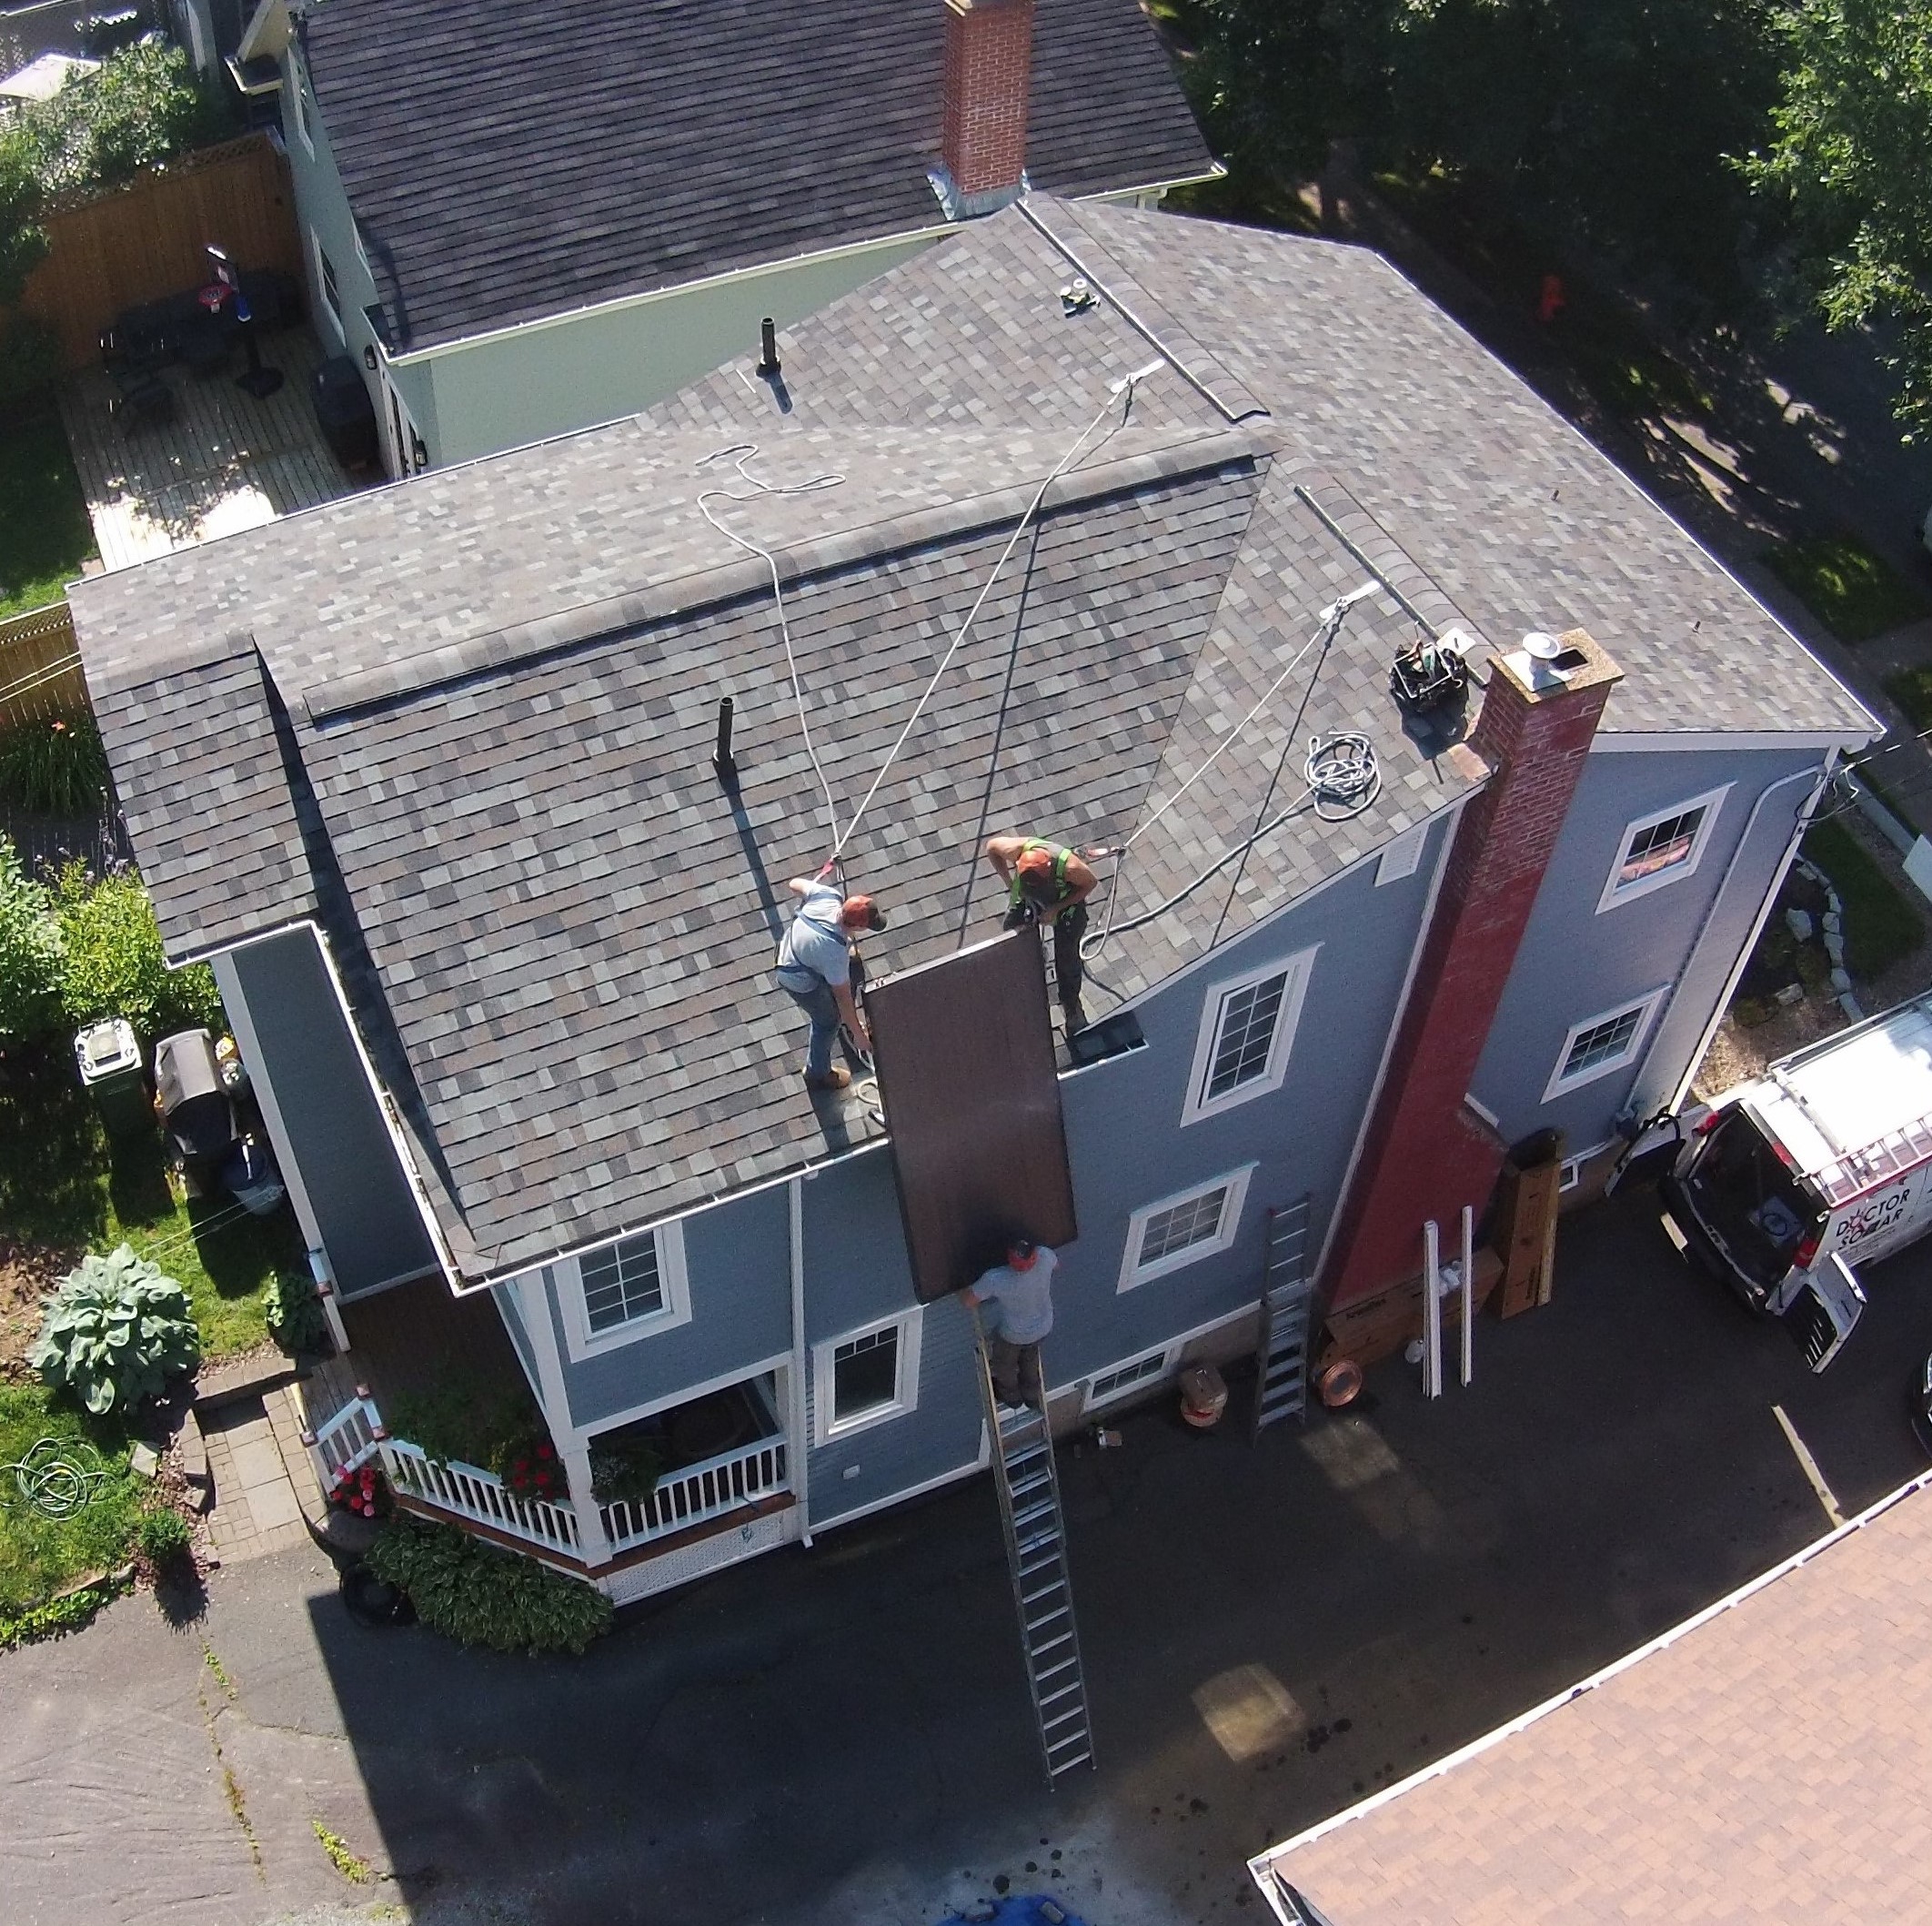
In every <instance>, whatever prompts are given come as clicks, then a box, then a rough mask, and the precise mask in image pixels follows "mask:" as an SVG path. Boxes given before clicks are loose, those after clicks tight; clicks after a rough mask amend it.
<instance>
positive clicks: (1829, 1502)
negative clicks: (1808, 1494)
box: [1771, 1405, 1845, 1526]
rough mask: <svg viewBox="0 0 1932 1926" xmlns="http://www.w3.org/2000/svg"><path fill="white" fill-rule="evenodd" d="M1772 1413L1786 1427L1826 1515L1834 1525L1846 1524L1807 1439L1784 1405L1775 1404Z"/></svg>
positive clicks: (1786, 1432) (1801, 1466)
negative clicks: (1800, 1432)
mask: <svg viewBox="0 0 1932 1926" xmlns="http://www.w3.org/2000/svg"><path fill="white" fill-rule="evenodd" d="M1771 1415H1772V1416H1773V1417H1775V1418H1776V1420H1777V1421H1778V1423H1779V1424H1780V1425H1781V1426H1782V1427H1784V1432H1785V1438H1786V1442H1787V1443H1788V1444H1789V1445H1790V1447H1791V1453H1792V1456H1793V1457H1796V1459H1797V1461H1798V1469H1799V1470H1800V1471H1802V1472H1803V1473H1804V1474H1805V1476H1806V1477H1807V1478H1809V1479H1810V1480H1811V1488H1812V1489H1813V1490H1814V1491H1815V1492H1816V1493H1817V1495H1818V1503H1819V1504H1821V1505H1822V1506H1824V1508H1825V1516H1826V1518H1829V1519H1830V1520H1831V1522H1832V1523H1833V1525H1834V1526H1837V1525H1842V1524H1844V1522H1845V1514H1844V1513H1843V1512H1842V1511H1840V1510H1839V1509H1838V1501H1837V1499H1836V1497H1833V1496H1832V1490H1831V1487H1830V1486H1829V1485H1827V1484H1826V1482H1825V1474H1824V1473H1823V1472H1822V1471H1820V1470H1819V1469H1818V1461H1817V1459H1816V1458H1815V1457H1812V1455H1811V1453H1810V1452H1809V1451H1808V1450H1806V1447H1805V1440H1804V1439H1803V1438H1801V1437H1799V1436H1798V1435H1797V1427H1796V1425H1794V1424H1793V1423H1792V1422H1791V1420H1790V1419H1789V1418H1788V1417H1786V1416H1785V1407H1784V1406H1782V1405H1773V1406H1772V1407H1771Z"/></svg>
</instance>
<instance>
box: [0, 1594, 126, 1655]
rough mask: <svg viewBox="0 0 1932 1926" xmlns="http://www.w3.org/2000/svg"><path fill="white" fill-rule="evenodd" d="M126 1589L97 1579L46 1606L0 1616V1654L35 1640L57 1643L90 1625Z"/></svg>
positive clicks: (31, 1607)
mask: <svg viewBox="0 0 1932 1926" xmlns="http://www.w3.org/2000/svg"><path fill="white" fill-rule="evenodd" d="M126 1589H127V1581H126V1579H125V1578H118V1577H110V1578H97V1579H96V1581H95V1582H94V1583H93V1584H92V1585H83V1586H79V1587H77V1588H75V1590H73V1591H70V1592H67V1593H66V1594H65V1595H64V1596H63V1597H61V1598H49V1599H48V1600H47V1602H46V1603H45V1605H34V1606H29V1607H28V1608H27V1609H26V1610H25V1611H22V1612H11V1613H8V1612H0V1652H4V1651H5V1650H7V1649H9V1648H10V1647H12V1646H15V1645H31V1644H33V1643H34V1641H35V1639H58V1638H61V1637H62V1636H63V1635H65V1633H67V1632H77V1631H79V1630H80V1629H81V1628H82V1627H83V1626H87V1625H92V1624H93V1623H94V1619H95V1615H96V1613H97V1612H98V1611H99V1610H100V1608H101V1607H102V1606H104V1605H112V1604H113V1603H114V1601H115V1600H116V1598H119V1597H120V1596H121V1594H122V1593H123V1592H124V1591H126Z"/></svg>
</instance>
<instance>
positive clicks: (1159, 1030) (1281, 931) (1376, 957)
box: [1046, 823, 1446, 1385]
mask: <svg viewBox="0 0 1932 1926" xmlns="http://www.w3.org/2000/svg"><path fill="white" fill-rule="evenodd" d="M1445 833H1446V824H1445V823H1437V824H1436V825H1435V826H1434V828H1433V829H1432V830H1431V832H1430V835H1429V841H1428V844H1427V847H1426V848H1425V850H1424V855H1423V861H1422V862H1421V864H1420V865H1419V866H1418V868H1417V870H1416V872H1415V873H1414V875H1413V876H1411V877H1408V878H1406V879H1405V880H1404V881H1403V882H1392V883H1389V884H1386V885H1384V886H1382V887H1379V888H1378V887H1377V886H1376V882H1375V870H1376V864H1375V862H1374V859H1373V858H1371V859H1370V860H1369V861H1367V862H1363V863H1361V864H1358V865H1357V866H1356V867H1355V868H1354V869H1353V870H1351V871H1350V872H1347V873H1346V874H1345V875H1343V877H1341V878H1340V879H1339V880H1338V881H1336V882H1333V883H1332V884H1331V885H1330V886H1329V887H1328V888H1327V889H1325V890H1323V891H1322V892H1319V893H1318V894H1315V895H1313V896H1312V897H1310V898H1308V899H1307V900H1306V901H1304V902H1302V903H1300V904H1298V905H1296V906H1295V907H1293V908H1292V909H1290V910H1289V911H1287V912H1286V913H1283V914H1282V915H1280V916H1278V917H1276V918H1275V920H1274V921H1273V923H1268V924H1266V925H1265V926H1263V928H1262V929H1260V930H1257V931H1254V932H1252V933H1250V934H1249V935H1248V936H1246V937H1245V938H1243V940H1242V941H1240V942H1238V943H1232V944H1230V945H1228V946H1227V947H1226V948H1225V949H1224V950H1223V951H1221V952H1218V953H1216V955H1215V957H1214V958H1213V962H1212V963H1208V964H1207V965H1205V966H1203V967H1202V968H1201V969H1198V970H1196V971H1195V972H1194V973H1192V975H1189V976H1187V977H1184V978H1182V980H1181V981H1180V982H1179V983H1174V984H1172V985H1171V986H1169V987H1168V988H1166V989H1163V990H1160V991H1157V992H1156V993H1154V994H1152V996H1150V997H1148V998H1147V999H1146V1000H1145V1001H1144V1002H1142V1003H1141V1004H1140V1005H1139V1006H1138V1008H1139V1014H1140V1018H1141V1025H1142V1031H1143V1032H1144V1033H1145V1034H1146V1038H1147V1047H1146V1048H1145V1049H1144V1050H1141V1051H1136V1052H1135V1053H1133V1054H1132V1055H1129V1056H1124V1057H1117V1058H1114V1059H1112V1061H1110V1062H1107V1063H1104V1064H1096V1065H1095V1066H1094V1067H1093V1068H1092V1069H1091V1070H1088V1071H1085V1072H1082V1073H1081V1074H1078V1075H1076V1076H1073V1077H1071V1078H1069V1079H1068V1080H1067V1081H1066V1083H1065V1084H1063V1085H1062V1090H1063V1094H1064V1097H1065V1102H1066V1112H1067V1134H1068V1140H1069V1144H1070V1146H1071V1148H1072V1157H1073V1174H1074V1184H1075V1188H1076V1192H1077V1195H1078V1199H1079V1206H1080V1222H1081V1233H1082V1235H1081V1238H1080V1242H1079V1244H1078V1245H1075V1246H1073V1247H1072V1249H1070V1250H1069V1251H1068V1252H1067V1253H1066V1255H1065V1259H1064V1265H1063V1268H1062V1274H1061V1275H1062V1281H1061V1283H1060V1286H1059V1288H1058V1289H1057V1291H1056V1294H1055V1300H1054V1323H1053V1335H1052V1337H1051V1338H1050V1339H1049V1340H1048V1342H1047V1347H1046V1363H1047V1375H1048V1377H1049V1379H1050V1380H1051V1381H1052V1383H1053V1384H1055V1385H1068V1384H1071V1383H1072V1382H1073V1381H1074V1380H1075V1379H1077V1378H1081V1377H1084V1376H1089V1375H1091V1374H1092V1372H1094V1371H1096V1370H1099V1369H1101V1368H1102V1367H1103V1366H1107V1365H1111V1364H1114V1363H1117V1362H1119V1361H1120V1360H1121V1359H1122V1358H1125V1357H1129V1356H1133V1355H1134V1354H1135V1353H1137V1352H1142V1351H1148V1350H1152V1348H1154V1347H1155V1346H1158V1345H1161V1344H1163V1343H1164V1342H1166V1341H1167V1340H1168V1339H1169V1338H1171V1337H1173V1336H1178V1335H1179V1334H1180V1333H1182V1332H1183V1331H1187V1330H1192V1329H1194V1328H1195V1327H1197V1326H1202V1325H1205V1324H1210V1323H1213V1322H1214V1321H1216V1320H1217V1319H1220V1318H1223V1317H1226V1316H1231V1315H1232V1314H1233V1313H1235V1312H1238V1311H1242V1310H1245V1309H1246V1308H1248V1307H1249V1306H1252V1305H1253V1303H1254V1302H1255V1300H1256V1298H1257V1296H1258V1295H1259V1291H1260V1283H1261V1250H1262V1236H1263V1218H1264V1215H1265V1212H1266V1210H1267V1207H1268V1206H1269V1205H1286V1204H1291V1203H1293V1201H1294V1200H1295V1199H1296V1198H1297V1197H1299V1196H1301V1195H1303V1194H1304V1193H1307V1194H1310V1195H1312V1197H1313V1235H1314V1238H1315V1240H1316V1244H1317V1245H1319V1240H1320V1238H1321V1235H1322V1234H1323V1230H1324V1229H1325V1228H1326V1225H1327V1223H1328V1219H1329V1216H1330V1215H1331V1214H1332V1213H1333V1209H1334V1205H1335V1197H1336V1193H1337V1192H1338V1190H1339V1189H1340V1187H1341V1185H1342V1181H1343V1176H1344V1175H1345V1173H1346V1170H1347V1165H1348V1158H1349V1155H1350V1153H1351V1151H1352V1150H1353V1145H1354V1142H1355V1134H1356V1131H1357V1128H1358V1126H1359V1125H1360V1123H1361V1120H1362V1116H1363V1111H1364V1109H1365V1108H1366V1106H1367V1104H1368V1099H1369V1091H1370V1088H1371V1086H1372V1084H1373V1083H1374V1076H1375V1073H1376V1070H1377V1068H1378V1066H1379V1064H1380V1063H1381V1061H1382V1053H1383V1049H1384V1044H1385V1043H1386V1041H1387V1038H1388V1034H1389V1031H1390V1028H1391V1026H1392V1024H1393V1023H1394V1016H1395V1009H1396V1001H1397V998H1398V997H1399V996H1400V994H1401V992H1402V984H1403V980H1404V976H1405V975H1406V973H1407V972H1408V967H1409V961H1410V957H1411V955H1412V954H1413V953H1414V946H1415V942H1416V937H1417V934H1418V931H1419V926H1420V923H1421V917H1422V910H1423V905H1424V902H1426V901H1427V898H1428V892H1429V885H1430V882H1431V881H1432V879H1433V877H1434V870H1435V864H1436V861H1437V859H1438V857H1439V855H1440V853H1441V849H1442V842H1443V838H1444V834H1445ZM1313 943H1320V945H1321V948H1320V950H1319V952H1318V953H1317V954H1316V956H1315V959H1314V966H1313V971H1312V973H1311V974H1310V977H1309V982H1308V990H1307V995H1306V998H1305V1001H1304V1003H1303V1009H1302V1018H1301V1024H1300V1026H1299V1028H1298V1030H1297V1032H1296V1035H1295V1040H1294V1048H1293V1054H1291V1055H1290V1057H1289V1060H1288V1072H1287V1075H1286V1077H1285V1079H1284V1080H1283V1084H1282V1087H1281V1088H1280V1089H1279V1090H1277V1091H1275V1092H1273V1093H1272V1094H1269V1095H1266V1096H1260V1097H1256V1098H1254V1099H1253V1100H1252V1101H1251V1102H1249V1103H1246V1104H1241V1105H1240V1106H1238V1107H1237V1108H1235V1109H1233V1110H1229V1111H1225V1112H1223V1113H1222V1114H1220V1115H1218V1116H1214V1117H1210V1118H1206V1119H1204V1120H1202V1122H1199V1123H1195V1124H1188V1125H1186V1126H1185V1127H1182V1125H1181V1123H1180V1118H1181V1112H1182V1102H1183V1100H1184V1097H1185V1094H1186V1090H1187V1084H1188V1079H1189V1076H1190V1074H1191V1072H1192V1065H1193V1057H1194V1046H1195V1041H1196V1038H1197V1036H1198V1034H1199V1030H1200V1025H1201V1021H1202V1011H1203V1007H1204V1005H1205V1003H1206V1000H1207V997H1208V994H1209V993H1210V991H1211V990H1212V988H1213V986H1214V985H1215V984H1217V983H1221V982H1222V981H1223V979H1225V978H1227V977H1229V976H1233V975H1237V974H1239V973H1241V972H1242V971H1243V970H1244V969H1248V968H1252V967H1254V966H1256V965H1259V964H1263V963H1267V962H1268V961H1270V960H1271V959H1273V958H1274V957H1278V956H1287V955H1290V954H1292V953H1294V952H1295V951H1297V950H1301V949H1304V948H1306V947H1308V946H1309V945H1310V944H1313ZM1250 1162H1254V1163H1257V1164H1258V1166H1259V1167H1258V1168H1257V1169H1256V1170H1255V1172H1254V1175H1253V1178H1252V1179H1251V1180H1250V1183H1249V1185H1248V1192H1247V1198H1246V1203H1245V1207H1244V1210H1243V1220H1242V1227H1241V1231H1240V1234H1239V1235H1238V1236H1237V1237H1236V1239H1235V1241H1234V1243H1233V1245H1232V1246H1231V1247H1230V1248H1229V1249H1228V1250H1226V1251H1224V1252H1223V1253H1221V1254H1219V1255H1214V1256H1211V1257H1204V1258H1202V1259H1201V1260H1199V1261H1198V1262H1196V1263H1193V1264H1191V1265H1187V1266H1183V1267H1182V1268H1181V1269H1179V1270H1176V1271H1172V1272H1170V1273H1169V1274H1168V1275H1167V1276H1164V1277H1157V1278H1155V1279H1153V1280H1152V1281H1151V1282H1149V1283H1146V1284H1142V1285H1137V1286H1133V1287H1132V1289H1130V1290H1127V1291H1121V1290H1119V1289H1118V1285H1119V1280H1120V1274H1121V1266H1122V1256H1123V1255H1124V1252H1125V1246H1126V1236H1127V1226H1128V1222H1129V1219H1130V1217H1131V1216H1132V1213H1133V1212H1134V1211H1136V1210H1138V1209H1140V1208H1141V1207H1142V1205H1148V1204H1151V1203H1153V1202H1155V1201H1156V1200H1158V1199H1160V1198H1162V1197H1165V1196H1168V1195H1172V1194H1173V1193H1175V1192H1178V1191H1183V1190H1186V1189H1187V1188H1189V1187H1190V1186H1191V1185H1195V1184H1199V1183H1203V1182H1205V1181H1206V1180H1208V1179H1210V1178H1213V1177H1217V1176H1220V1175H1223V1173H1225V1172H1229V1171H1232V1170H1235V1169H1238V1168H1239V1167H1240V1166H1241V1165H1244V1164H1248V1163H1250Z"/></svg>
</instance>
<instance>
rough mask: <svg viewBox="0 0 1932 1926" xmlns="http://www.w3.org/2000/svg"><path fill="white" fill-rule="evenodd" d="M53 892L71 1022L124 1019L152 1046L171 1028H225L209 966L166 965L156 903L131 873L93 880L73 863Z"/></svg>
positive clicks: (63, 993)
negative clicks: (58, 923) (108, 1018)
mask: <svg viewBox="0 0 1932 1926" xmlns="http://www.w3.org/2000/svg"><path fill="white" fill-rule="evenodd" d="M53 894H54V909H55V915H56V916H57V917H58V918H59V920H60V937H61V946H62V949H63V952H64V953H65V961H64V963H63V964H62V968H61V997H62V1001H63V1002H64V1003H65V1006H66V1013H67V1020H68V1022H69V1023H71V1024H75V1025H76V1026H78V1025H79V1024H89V1023H92V1022H94V1020H95V1019H96V1017H102V1016H125V1017H126V1019H127V1021H128V1022H129V1023H131V1024H133V1025H134V1026H135V1028H136V1030H137V1031H138V1032H139V1033H140V1034H141V1035H142V1036H143V1037H144V1038H146V1040H147V1041H148V1042H150V1043H152V1042H153V1041H154V1040H155V1039H156V1038H158V1037H163V1036H166V1035H167V1034H168V1033H169V1032H170V1031H174V1030H192V1029H194V1028H196V1026H200V1027H203V1028H206V1029H209V1030H214V1031H220V1030H222V1029H223V1028H225V1027H226V1017H225V1016H224V1015H223V1013H222V1007H221V993H220V992H219V991H218V990H217V989H216V987H215V973H214V972H213V971H211V970H210V969H209V968H208V966H207V965H206V963H193V964H190V965H189V967H188V968H186V969H185V970H170V969H169V968H168V966H167V957H166V953H165V952H164V951H163V949H162V947H161V927H160V925H159V924H158V923H156V921H155V909H154V905H153V903H151V902H149V901H148V900H147V892H146V889H144V888H143V887H142V885H141V879H140V878H139V877H138V876H136V874H135V873H134V872H133V871H132V870H116V871H110V872H108V873H106V875H102V876H96V875H95V874H94V873H93V872H91V871H90V870H89V869H88V868H87V867H86V864H85V863H79V862H70V863H69V864H68V865H67V866H66V868H65V869H64V870H62V871H61V872H60V874H59V875H58V876H57V877H56V878H55V882H54V892H53Z"/></svg>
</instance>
